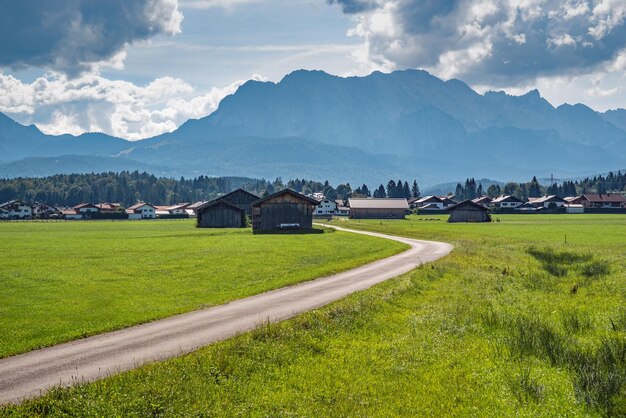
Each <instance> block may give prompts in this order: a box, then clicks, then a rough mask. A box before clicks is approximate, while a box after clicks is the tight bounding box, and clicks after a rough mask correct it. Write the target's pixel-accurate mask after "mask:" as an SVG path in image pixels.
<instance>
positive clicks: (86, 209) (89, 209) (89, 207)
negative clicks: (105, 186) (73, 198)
mask: <svg viewBox="0 0 626 418" xmlns="http://www.w3.org/2000/svg"><path fill="white" fill-rule="evenodd" d="M72 209H74V210H75V211H76V212H78V213H81V214H82V215H83V217H85V218H89V217H90V216H91V214H92V213H98V212H100V209H99V208H98V207H97V206H96V205H94V204H93V203H81V204H80V205H76V206H74V207H73V208H72Z"/></svg>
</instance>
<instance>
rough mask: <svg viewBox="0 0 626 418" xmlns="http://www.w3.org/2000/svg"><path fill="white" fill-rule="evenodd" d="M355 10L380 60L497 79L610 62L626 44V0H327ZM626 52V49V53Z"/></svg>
mask: <svg viewBox="0 0 626 418" xmlns="http://www.w3.org/2000/svg"><path fill="white" fill-rule="evenodd" d="M327 2H328V3H331V4H338V5H340V6H341V7H342V10H343V11H344V12H345V13H347V14H351V15H353V16H354V17H355V20H356V26H355V27H354V28H353V29H352V30H351V32H350V34H351V35H354V36H359V37H361V38H363V39H364V42H365V45H366V47H367V54H362V56H361V58H362V59H366V60H368V61H369V62H370V64H371V65H372V66H373V67H375V68H376V67H377V68H381V69H385V70H391V69H395V68H416V67H419V68H426V69H429V70H431V71H433V72H434V73H436V74H438V75H440V76H442V77H446V78H447V77H459V78H463V79H464V80H466V81H468V82H470V83H485V82H490V83H492V85H494V84H495V85H498V84H499V85H510V84H512V83H523V82H525V81H528V80H530V79H535V78H537V77H549V76H556V75H561V74H563V73H566V74H585V73H590V72H593V71H595V70H597V69H598V68H605V67H606V66H607V65H610V64H611V63H613V62H614V61H615V60H617V59H622V60H623V58H619V57H620V52H621V51H623V50H624V48H626V2H624V1H623V0H446V1H440V0H327ZM622 54H623V52H622Z"/></svg>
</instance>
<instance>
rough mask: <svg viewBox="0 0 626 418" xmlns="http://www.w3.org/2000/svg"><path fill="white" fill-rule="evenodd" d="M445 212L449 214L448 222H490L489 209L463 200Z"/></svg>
mask: <svg viewBox="0 0 626 418" xmlns="http://www.w3.org/2000/svg"><path fill="white" fill-rule="evenodd" d="M446 210H447V211H448V212H450V218H449V219H448V222H491V216H489V209H487V208H486V207H484V206H483V205H480V204H478V203H475V202H472V201H471V200H464V201H463V202H461V203H457V204H456V205H454V206H450V207H449V208H448V209H446Z"/></svg>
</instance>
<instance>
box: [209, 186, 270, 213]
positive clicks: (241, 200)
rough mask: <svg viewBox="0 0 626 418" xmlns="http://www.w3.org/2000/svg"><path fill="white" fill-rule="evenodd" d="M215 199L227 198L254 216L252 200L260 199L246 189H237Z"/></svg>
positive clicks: (232, 203)
mask: <svg viewBox="0 0 626 418" xmlns="http://www.w3.org/2000/svg"><path fill="white" fill-rule="evenodd" d="M214 200H225V201H226V202H228V203H230V204H231V205H234V206H237V207H238V208H240V209H243V210H244V211H245V212H246V214H247V215H248V216H252V202H255V201H257V200H259V196H257V195H255V194H252V193H250V192H247V191H245V190H244V189H237V190H233V191H232V192H230V193H227V194H225V195H223V196H220V197H218V198H216V199H214Z"/></svg>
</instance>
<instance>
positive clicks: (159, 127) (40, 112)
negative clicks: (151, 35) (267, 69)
mask: <svg viewBox="0 0 626 418" xmlns="http://www.w3.org/2000/svg"><path fill="white" fill-rule="evenodd" d="M253 78H254V79H257V80H260V79H262V77H260V76H254V77H253ZM244 81H245V80H241V81H236V82H234V83H232V84H230V85H228V86H226V87H223V88H216V87H214V88H212V89H210V90H209V91H207V92H197V91H196V89H195V88H194V87H193V86H191V85H190V84H189V83H187V82H185V81H183V80H181V79H177V78H172V77H162V78H158V79H156V80H153V81H152V82H150V83H148V84H146V85H145V86H138V85H135V84H133V83H130V82H128V81H122V80H109V79H107V78H104V77H102V76H101V75H99V74H94V73H88V74H83V75H81V76H79V77H77V78H68V77H67V76H65V75H63V74H59V73H48V74H46V75H45V76H42V77H39V78H37V79H36V80H35V81H33V82H32V83H23V82H21V81H20V80H18V79H16V78H14V77H13V76H11V75H4V74H2V73H0V112H4V113H7V114H9V115H10V116H12V117H14V118H16V119H17V120H18V121H20V122H22V123H35V124H36V125H37V126H38V127H39V128H40V129H41V130H42V131H43V132H46V133H49V134H63V133H72V134H80V133H83V132H104V133H107V134H110V135H114V136H117V137H121V138H126V139H130V140H137V139H142V138H147V137H151V136H155V135H159V134H162V133H165V132H171V131H173V130H175V129H176V128H177V127H178V126H180V125H181V124H182V123H184V122H185V121H187V120H188V119H193V118H200V117H204V116H206V115H208V114H210V113H212V112H213V111H214V110H215V109H217V106H218V104H219V102H220V101H221V99H222V98H223V97H225V96H226V95H229V94H232V93H234V92H235V90H236V89H237V88H238V87H239V86H240V85H241V84H243V82H244Z"/></svg>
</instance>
